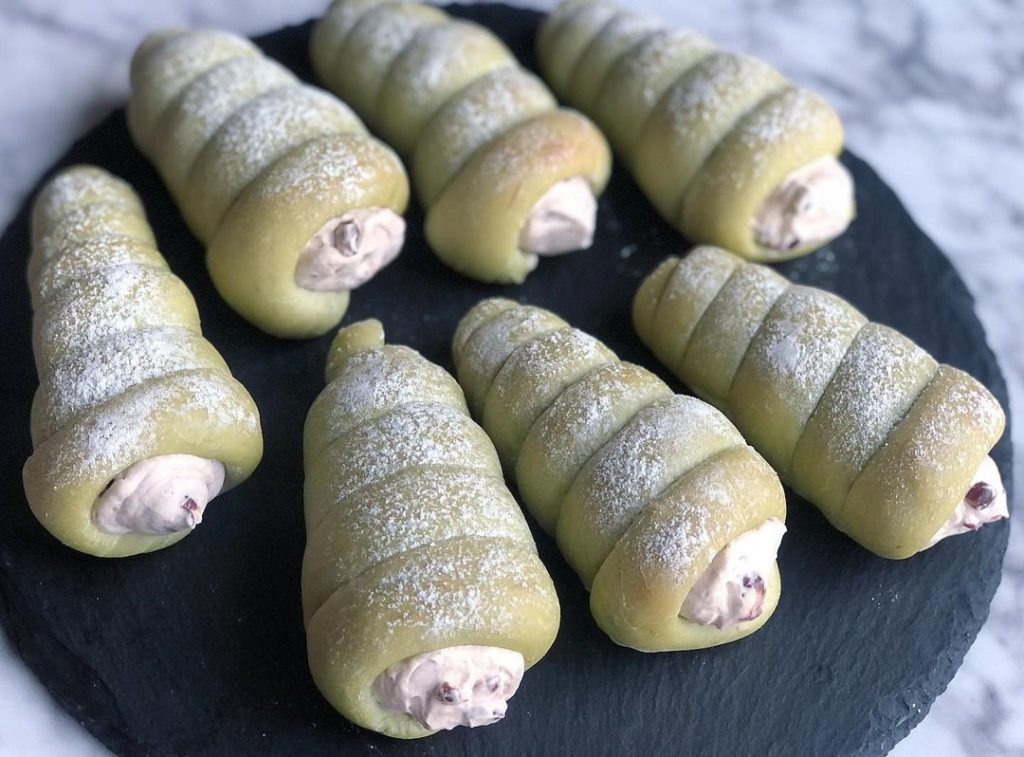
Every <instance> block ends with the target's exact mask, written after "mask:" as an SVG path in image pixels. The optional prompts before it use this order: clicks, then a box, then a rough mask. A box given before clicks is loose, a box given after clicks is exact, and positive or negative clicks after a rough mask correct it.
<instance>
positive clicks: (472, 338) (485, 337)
mask: <svg viewBox="0 0 1024 757" xmlns="http://www.w3.org/2000/svg"><path fill="white" fill-rule="evenodd" d="M489 302H491V301H490V300H484V301H483V302H482V303H480V304H479V305H477V306H476V307H475V308H473V310H471V311H469V313H468V314H467V315H466V316H465V318H464V319H463V321H467V320H475V316H476V314H477V313H478V312H482V311H488V312H490V311H493V310H495V309H494V308H491V307H490V306H489V305H488V303H489ZM567 326H568V324H566V322H565V321H563V320H562V319H561V318H559V317H558V316H557V315H555V314H554V313H552V312H550V311H547V310H543V309H542V308H533V307H518V306H515V307H511V308H507V309H502V310H501V311H500V312H495V313H494V315H493V316H492V317H491V318H489V319H488V320H486V321H484V322H483V323H481V324H480V325H478V326H477V327H476V328H475V329H474V330H473V332H472V333H471V334H469V335H468V336H467V337H466V341H465V344H464V345H463V347H462V349H461V350H460V351H459V352H458V353H456V355H455V373H456V375H457V376H458V379H459V384H461V385H462V389H463V391H464V392H465V393H466V401H467V402H468V403H469V407H470V409H471V410H472V411H473V413H474V415H477V416H479V415H481V414H482V413H483V409H484V400H485V399H486V398H487V393H488V392H489V391H490V389H491V383H492V382H493V381H494V377H495V376H496V375H497V374H498V371H500V370H501V367H502V366H503V365H504V364H505V361H506V360H507V359H508V356H509V355H511V354H512V352H513V350H515V349H516V347H518V346H519V345H520V344H523V343H525V342H528V341H529V340H531V339H534V338H536V337H539V336H542V335H543V334H547V333H549V332H552V331H556V330H558V329H562V328H566V327H567Z"/></svg>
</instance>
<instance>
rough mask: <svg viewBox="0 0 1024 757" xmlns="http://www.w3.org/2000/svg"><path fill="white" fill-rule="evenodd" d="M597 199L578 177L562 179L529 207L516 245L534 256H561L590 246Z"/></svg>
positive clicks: (588, 186) (592, 238) (585, 183)
mask: <svg viewBox="0 0 1024 757" xmlns="http://www.w3.org/2000/svg"><path fill="white" fill-rule="evenodd" d="M596 223H597V199H596V198H595V197H594V192H593V191H592V190H591V189H590V183H589V182H588V181H587V180H586V179H584V178H583V177H582V176H573V177H572V178H569V179H563V180H562V181H560V182H558V183H557V184H555V185H554V186H553V187H551V189H549V190H548V191H547V192H545V193H544V194H543V195H541V198H540V199H539V200H537V202H535V203H534V204H533V207H532V208H530V213H529V215H527V216H526V221H525V222H524V223H523V228H522V229H520V231H519V247H520V249H522V250H524V251H526V252H532V253H534V254H536V255H561V254H562V253H565V252H572V251H573V250H582V249H584V248H586V247H590V245H591V244H593V242H594V226H595V225H596Z"/></svg>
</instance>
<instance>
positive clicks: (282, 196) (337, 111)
mask: <svg viewBox="0 0 1024 757" xmlns="http://www.w3.org/2000/svg"><path fill="white" fill-rule="evenodd" d="M131 83H132V96H131V100H130V101H129V103H128V126H129V130H130V131H131V134H132V138H133V139H134V140H135V143H136V145H138V147H139V149H140V150H141V151H142V152H143V153H144V154H145V155H146V156H147V157H148V158H149V159H150V160H152V161H153V163H154V165H155V166H156V168H157V170H158V171H159V172H160V175H161V176H162V177H163V180H164V183H165V184H166V186H167V189H168V190H169V191H170V193H171V195H172V196H173V197H174V199H175V201H176V202H177V204H178V207H179V208H180V209H181V212H182V214H183V215H184V217H185V220H186V221H187V222H188V225H189V227H190V228H191V229H192V231H193V232H194V233H195V235H196V236H197V237H198V238H199V240H200V241H202V242H203V244H204V245H206V247H207V258H206V262H207V267H208V268H209V271H210V276H211V277H212V278H213V282H214V284H215V285H216V287H217V290H218V291H219V292H220V294H221V296H223V297H224V299H225V300H226V301H227V302H228V304H229V305H230V306H231V307H232V308H234V309H235V310H236V311H237V312H238V313H239V314H241V315H242V316H243V317H244V318H246V319H247V320H248V321H250V322H251V323H253V324H254V325H256V326H258V327H259V328H261V329H263V330H264V331H266V332H268V333H270V334H274V335H276V336H282V337H289V338H296V339H299V338H305V337H311V336H316V335H318V334H322V333H324V332H325V331H327V330H329V329H330V328H332V327H333V326H335V325H337V323H338V321H339V320H341V317H342V316H343V315H344V314H345V310H346V309H347V307H348V301H349V290H351V289H355V288H356V287H358V286H360V285H361V284H363V283H365V282H366V281H367V280H369V279H370V278H371V277H372V276H373V275H374V274H375V273H376V272H377V271H378V270H379V269H380V268H382V267H383V266H385V265H387V264H388V263H389V262H391V260H393V259H394V258H395V256H397V255H398V253H399V251H400V250H401V247H402V243H403V242H404V239H405V222H404V221H403V219H402V218H401V213H403V212H404V210H405V207H406V203H407V201H408V193H409V188H408V180H407V179H406V176H405V170H404V169H403V167H402V165H401V162H400V161H399V160H398V157H397V156H396V155H395V154H394V153H393V152H392V151H391V150H390V149H389V148H387V147H385V146H384V145H383V144H382V143H380V142H379V141H378V140H376V139H374V138H372V137H370V136H369V135H367V133H366V129H365V128H364V127H363V124H362V122H361V121H360V120H359V118H358V117H357V116H356V115H355V114H354V113H353V112H352V110H351V109H350V108H349V107H348V106H347V105H345V104H344V103H342V102H340V101H339V100H338V99H337V98H335V97H333V96H332V95H330V94H328V93H326V92H323V91H321V90H318V89H315V88H313V87H309V86H306V85H304V84H302V83H301V82H299V80H298V79H296V78H295V77H294V76H293V75H292V74H291V73H290V72H289V71H287V70H286V69H285V68H284V67H283V66H281V65H280V64H278V63H276V62H275V61H273V60H271V59H269V58H267V57H265V56H263V55H262V54H261V53H260V52H259V50H258V49H257V48H256V46H255V45H253V44H252V43H251V42H249V41H248V40H245V39H242V38H241V37H236V36H235V35H233V34H228V33H226V32H218V31H210V30H188V29H177V28H174V29H165V30H162V31H158V32H155V33H154V34H151V35H150V36H149V37H147V38H146V39H145V41H143V43H142V44H141V45H140V46H139V48H138V50H137V51H136V53H135V56H134V58H133V59H132V69H131Z"/></svg>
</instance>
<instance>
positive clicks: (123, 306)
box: [37, 265, 199, 365]
mask: <svg viewBox="0 0 1024 757" xmlns="http://www.w3.org/2000/svg"><path fill="white" fill-rule="evenodd" d="M175 290H177V291H175ZM171 293H173V294H174V295H175V297H174V298H173V300H179V299H182V298H183V295H184V296H187V299H188V301H189V302H190V303H191V302H192V300H191V296H188V290H186V289H185V285H184V284H182V283H181V280H180V279H178V278H177V277H176V276H174V275H173V274H172V273H170V272H169V271H162V270H159V269H156V268H148V267H145V266H136V265H128V266H117V267H114V268H108V269H105V270H101V271H97V272H95V273H94V274H91V275H89V276H87V277H85V278H82V279H79V280H78V281H75V282H74V283H72V284H70V285H68V286H67V287H65V288H64V289H63V290H62V291H61V293H60V296H59V297H57V298H55V299H54V300H53V301H52V302H51V303H50V304H48V305H47V307H46V308H44V309H43V310H41V311H39V313H38V315H37V317H38V319H39V321H38V330H39V331H38V333H39V346H40V351H41V353H42V354H41V355H40V357H41V358H43V364H44V365H46V364H48V363H50V362H52V361H53V360H55V359H58V358H59V357H60V356H61V355H62V354H64V353H65V352H66V351H67V350H68V349H69V348H70V347H72V346H74V345H77V344H85V343H90V342H95V341H97V340H99V339H101V338H103V337H105V336H108V335H111V334H116V333H119V332H125V331H135V330H138V329H142V328H146V327H150V326H165V325H166V326H183V327H185V328H189V329H192V330H197V329H198V324H199V317H198V314H197V312H196V309H195V305H194V304H192V307H191V308H187V309H185V308H180V307H177V303H176V302H174V301H172V302H168V301H167V300H168V295H169V294H171Z"/></svg>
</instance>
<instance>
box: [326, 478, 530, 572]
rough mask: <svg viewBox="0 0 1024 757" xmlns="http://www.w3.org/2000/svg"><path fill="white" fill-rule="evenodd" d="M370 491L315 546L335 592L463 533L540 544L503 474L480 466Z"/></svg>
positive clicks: (340, 513) (330, 521)
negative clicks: (375, 569) (483, 470)
mask: <svg viewBox="0 0 1024 757" xmlns="http://www.w3.org/2000/svg"><path fill="white" fill-rule="evenodd" d="M382 484H383V485H381V486H374V487H370V488H369V489H365V490H363V493H362V494H361V495H360V496H356V497H352V498H350V499H349V500H348V501H347V502H346V503H345V506H344V508H339V509H337V510H335V511H334V512H333V513H331V514H330V515H328V516H327V517H326V518H325V519H324V520H323V521H322V522H321V524H320V526H319V528H318V529H317V530H316V531H314V533H313V535H312V537H311V540H310V546H311V548H313V549H320V550H324V551H326V552H327V553H329V554H330V556H331V558H332V559H331V562H330V563H329V568H328V570H329V572H330V573H331V575H330V583H331V586H332V591H333V589H336V588H337V587H338V586H341V585H344V584H345V583H347V582H348V581H349V580H351V579H352V578H353V577H355V576H356V575H358V574H359V573H361V572H363V571H364V570H367V569H370V568H372V567H373V566H375V565H377V564H379V563H381V562H383V561H384V560H388V559H390V558H392V557H395V556H397V555H400V554H403V553H405V552H408V551H410V550H413V549H417V548H419V547H423V546H429V545H436V547H437V548H438V549H444V544H443V543H444V542H446V541H448V540H450V539H454V538H458V537H464V536H476V537H481V538H487V539H502V540H508V541H511V542H515V543H517V544H518V545H519V546H520V548H522V549H523V550H525V551H529V552H532V551H534V549H535V547H534V544H533V537H532V536H531V534H530V530H529V527H528V526H527V525H526V520H525V519H524V518H523V515H522V513H521V511H520V509H519V505H518V504H517V503H516V501H515V499H514V498H513V497H512V495H511V494H510V493H509V491H508V489H506V488H505V482H504V481H503V480H502V479H501V478H497V477H492V476H487V475H483V474H481V473H479V472H477V471H469V470H457V469H447V468H421V469H417V470H414V471H409V472H407V473H406V474H403V475H398V476H395V477H392V478H390V479H387V480H386V481H384V482H382Z"/></svg>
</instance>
